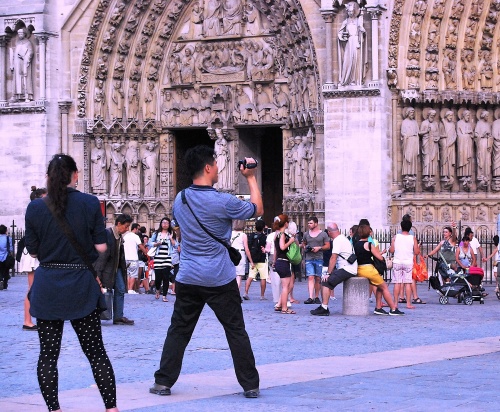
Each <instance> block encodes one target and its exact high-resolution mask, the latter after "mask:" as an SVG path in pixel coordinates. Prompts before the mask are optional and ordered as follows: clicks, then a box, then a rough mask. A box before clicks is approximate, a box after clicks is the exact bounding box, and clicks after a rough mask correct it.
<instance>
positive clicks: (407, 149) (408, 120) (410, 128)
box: [401, 107, 420, 191]
mask: <svg viewBox="0 0 500 412" xmlns="http://www.w3.org/2000/svg"><path fill="white" fill-rule="evenodd" d="M403 117H404V120H403V123H402V124H401V142H402V146H403V164H402V169H401V174H402V175H403V187H404V189H405V190H406V191H414V190H415V184H416V176H417V167H418V155H419V153H420V148H419V137H418V133H419V129H418V123H417V121H416V120H415V109H414V108H413V107H407V108H405V109H404V111H403Z"/></svg>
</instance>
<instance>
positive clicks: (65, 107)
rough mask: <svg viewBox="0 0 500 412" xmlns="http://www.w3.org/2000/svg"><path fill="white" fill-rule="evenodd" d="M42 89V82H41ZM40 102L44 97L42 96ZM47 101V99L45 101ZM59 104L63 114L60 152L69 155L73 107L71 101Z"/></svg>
mask: <svg viewBox="0 0 500 412" xmlns="http://www.w3.org/2000/svg"><path fill="white" fill-rule="evenodd" d="M40 87H41V82H40ZM40 100H42V97H41V95H40ZM43 100H45V98H44V99H43ZM58 104H59V112H60V114H61V136H60V144H59V148H58V150H59V152H60V153H68V131H69V127H68V113H69V109H70V107H71V102H70V101H64V100H63V101H60V102H58Z"/></svg>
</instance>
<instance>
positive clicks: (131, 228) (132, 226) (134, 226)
mask: <svg viewBox="0 0 500 412" xmlns="http://www.w3.org/2000/svg"><path fill="white" fill-rule="evenodd" d="M138 227H139V223H132V224H131V225H130V230H134V229H137V228H138Z"/></svg>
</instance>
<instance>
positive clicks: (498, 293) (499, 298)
mask: <svg viewBox="0 0 500 412" xmlns="http://www.w3.org/2000/svg"><path fill="white" fill-rule="evenodd" d="M495 294H496V295H497V298H498V300H500V292H499V291H498V290H497V291H496V292H495Z"/></svg>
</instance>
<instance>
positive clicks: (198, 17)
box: [179, 1, 204, 39]
mask: <svg viewBox="0 0 500 412" xmlns="http://www.w3.org/2000/svg"><path fill="white" fill-rule="evenodd" d="M203 14H204V8H203V4H202V5H201V6H200V2H199V1H195V2H194V3H193V6H192V7H191V14H190V16H189V19H188V20H187V28H186V29H184V31H183V32H182V33H181V35H180V36H179V39H199V38H201V37H203Z"/></svg>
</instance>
